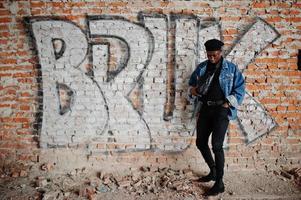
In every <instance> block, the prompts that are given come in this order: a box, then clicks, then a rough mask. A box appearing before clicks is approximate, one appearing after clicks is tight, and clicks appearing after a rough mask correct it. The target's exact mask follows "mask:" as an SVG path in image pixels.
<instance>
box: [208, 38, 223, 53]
mask: <svg viewBox="0 0 301 200" xmlns="http://www.w3.org/2000/svg"><path fill="white" fill-rule="evenodd" d="M204 45H205V47H206V51H218V50H221V49H222V46H223V45H224V43H223V42H222V41H220V40H217V39H212V40H207V41H206V42H205V44H204Z"/></svg>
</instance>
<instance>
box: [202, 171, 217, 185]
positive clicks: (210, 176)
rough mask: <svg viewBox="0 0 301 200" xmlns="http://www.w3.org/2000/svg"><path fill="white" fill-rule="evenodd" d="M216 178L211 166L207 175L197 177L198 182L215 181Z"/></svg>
mask: <svg viewBox="0 0 301 200" xmlns="http://www.w3.org/2000/svg"><path fill="white" fill-rule="evenodd" d="M215 180H216V170H215V168H212V169H211V170H210V173H209V174H208V175H207V176H203V177H201V178H199V179H198V181H199V182H209V181H215Z"/></svg>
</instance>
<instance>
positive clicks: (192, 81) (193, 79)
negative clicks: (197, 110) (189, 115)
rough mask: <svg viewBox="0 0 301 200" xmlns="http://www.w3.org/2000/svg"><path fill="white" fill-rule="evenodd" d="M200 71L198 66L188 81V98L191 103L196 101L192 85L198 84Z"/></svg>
mask: <svg viewBox="0 0 301 200" xmlns="http://www.w3.org/2000/svg"><path fill="white" fill-rule="evenodd" d="M198 73H199V69H198V67H197V68H196V69H195V70H194V71H193V73H192V74H191V76H190V79H189V81H188V86H189V87H188V90H187V96H186V98H187V100H188V101H189V102H190V103H193V102H194V101H195V98H196V97H195V96H193V95H192V94H191V88H192V87H196V86H197V77H198Z"/></svg>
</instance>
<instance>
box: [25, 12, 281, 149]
mask: <svg viewBox="0 0 301 200" xmlns="http://www.w3.org/2000/svg"><path fill="white" fill-rule="evenodd" d="M138 19H139V23H134V22H131V21H129V20H127V19H125V18H123V17H119V16H108V15H100V16H88V17H87V25H88V26H87V27H88V30H82V29H80V28H79V27H78V26H77V25H76V24H74V23H71V22H70V21H66V20H62V19H59V18H53V17H34V18H25V19H24V20H25V23H26V24H27V25H29V26H28V28H29V30H30V32H31V35H30V36H31V37H32V38H33V41H34V44H35V45H36V50H37V54H38V57H39V64H40V66H41V69H40V70H41V74H42V75H41V77H39V78H38V80H41V85H42V88H40V90H41V91H42V94H43V100H42V101H41V102H40V104H41V107H42V109H41V110H40V111H39V113H38V114H39V115H38V116H40V117H37V121H38V122H41V123H40V126H39V127H40V128H39V133H40V146H41V147H42V148H51V147H66V146H69V147H70V146H71V147H72V146H76V145H78V144H86V145H87V146H89V145H92V144H98V145H99V146H100V148H99V149H98V151H100V152H106V151H108V150H111V151H112V149H109V148H110V145H109V144H118V145H117V146H114V149H113V150H114V151H121V152H122V151H139V150H150V149H151V150H155V151H165V152H179V151H183V150H185V149H186V148H187V147H189V145H190V143H191V136H192V135H193V133H194V126H195V125H194V123H191V122H190V116H191V111H192V106H191V105H187V103H186V100H185V96H186V90H187V82H188V78H189V76H190V74H191V73H192V71H193V70H194V68H195V66H196V65H197V64H198V63H199V62H200V61H201V60H205V59H206V55H205V51H204V47H203V43H204V42H205V41H206V40H208V39H212V38H220V39H221V28H220V23H219V21H217V20H215V19H205V18H204V19H203V18H199V17H196V16H193V15H177V14H170V15H164V14H158V13H143V12H141V13H139V15H138ZM279 36H280V35H279V33H278V32H277V31H276V30H275V29H274V28H273V27H272V26H270V25H269V24H268V23H266V22H265V21H264V20H262V19H260V18H257V19H256V20H255V23H253V24H251V25H250V26H249V28H248V29H247V30H246V31H245V33H244V34H243V35H242V37H241V38H239V40H238V41H237V42H236V43H235V44H234V45H233V47H232V48H231V51H230V52H229V53H228V54H227V55H225V56H226V58H227V59H228V60H230V61H232V62H234V63H236V64H237V65H238V66H239V68H240V70H242V71H243V70H244V68H245V67H246V66H247V65H248V64H249V63H250V62H252V61H253V60H254V58H255V57H256V56H257V55H258V54H259V53H260V52H261V51H262V50H263V49H264V48H265V47H266V46H267V45H269V44H271V43H272V42H273V41H275V40H276V39H277V38H278V37H279ZM87 66H88V67H87ZM238 123H239V124H240V127H241V129H242V130H243V132H244V134H245V138H246V143H250V142H252V141H254V140H256V139H257V138H259V137H261V136H262V135H264V134H267V133H268V132H269V131H271V130H272V129H273V128H274V127H275V126H276V122H275V121H274V120H273V118H272V117H271V116H270V115H269V114H268V113H267V112H266V111H265V109H264V107H263V106H262V105H261V104H260V103H259V102H258V101H256V100H255V99H254V98H253V97H252V96H251V95H250V94H249V93H247V95H246V98H245V100H244V102H243V105H242V106H241V108H240V109H239V113H238ZM101 144H102V145H103V146H101ZM226 146H227V140H225V147H226ZM93 151H96V150H93Z"/></svg>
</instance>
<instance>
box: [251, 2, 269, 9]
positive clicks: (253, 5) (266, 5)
mask: <svg viewBox="0 0 301 200" xmlns="http://www.w3.org/2000/svg"><path fill="white" fill-rule="evenodd" d="M268 6H269V5H268V4H267V3H263V2H260V3H254V4H252V7H253V8H267V7H268Z"/></svg>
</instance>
